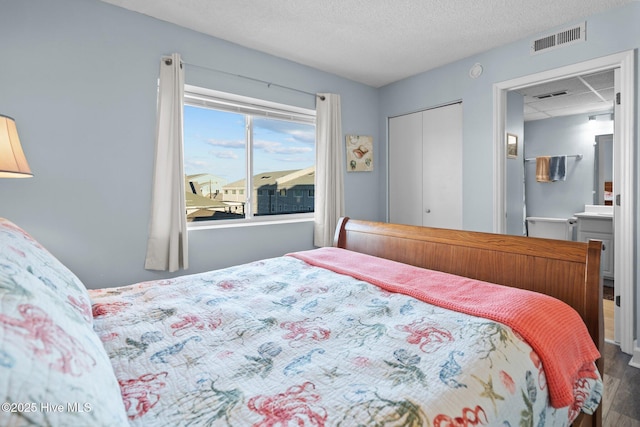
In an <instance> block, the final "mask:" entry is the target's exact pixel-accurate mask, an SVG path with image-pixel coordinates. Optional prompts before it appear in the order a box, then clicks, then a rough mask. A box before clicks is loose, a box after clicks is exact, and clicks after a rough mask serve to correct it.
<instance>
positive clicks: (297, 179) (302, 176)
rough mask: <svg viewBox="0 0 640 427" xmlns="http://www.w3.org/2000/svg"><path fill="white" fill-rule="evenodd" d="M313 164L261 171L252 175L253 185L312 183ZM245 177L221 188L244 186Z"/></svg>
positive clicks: (313, 174)
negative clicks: (295, 167) (303, 166)
mask: <svg viewBox="0 0 640 427" xmlns="http://www.w3.org/2000/svg"><path fill="white" fill-rule="evenodd" d="M315 171H316V168H315V166H311V167H308V168H306V169H294V170H284V171H271V172H263V173H259V174H256V175H254V176H253V184H254V187H256V188H258V187H262V186H265V185H271V186H275V185H278V186H281V187H293V186H296V185H313V184H314V182H315ZM244 187H245V179H240V180H238V181H234V182H232V183H229V184H227V185H225V186H224V187H223V188H244Z"/></svg>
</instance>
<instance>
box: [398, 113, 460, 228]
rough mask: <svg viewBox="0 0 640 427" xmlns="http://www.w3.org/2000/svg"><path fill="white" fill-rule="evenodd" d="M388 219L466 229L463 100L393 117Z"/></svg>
mask: <svg viewBox="0 0 640 427" xmlns="http://www.w3.org/2000/svg"><path fill="white" fill-rule="evenodd" d="M389 221H390V222H394V223H400V224H411V225H426V226H430V227H443V228H455V229H461V228H462V104H452V105H447V106H444V107H439V108H434V109H430V110H425V111H421V112H417V113H412V114H407V115H403V116H399V117H393V118H391V119H389Z"/></svg>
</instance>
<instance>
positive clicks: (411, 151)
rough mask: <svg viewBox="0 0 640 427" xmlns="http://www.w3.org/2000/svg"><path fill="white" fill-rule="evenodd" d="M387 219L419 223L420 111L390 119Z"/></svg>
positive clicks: (409, 223) (420, 215) (420, 198)
mask: <svg viewBox="0 0 640 427" xmlns="http://www.w3.org/2000/svg"><path fill="white" fill-rule="evenodd" d="M388 191H389V221H391V222H394V223H398V224H408V225H422V113H421V112H418V113H413V114H407V115H404V116H399V117H392V118H390V119H389V190H388Z"/></svg>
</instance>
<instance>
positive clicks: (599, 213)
mask: <svg viewBox="0 0 640 427" xmlns="http://www.w3.org/2000/svg"><path fill="white" fill-rule="evenodd" d="M574 216H575V217H576V218H577V219H578V221H577V222H578V232H577V233H578V234H577V240H578V241H579V242H587V241H589V240H591V239H593V240H601V241H602V255H601V258H600V265H601V267H602V276H603V277H604V278H606V279H613V264H614V263H613V256H614V253H613V236H614V234H613V206H604V205H585V207H584V212H579V213H576V214H575V215H574Z"/></svg>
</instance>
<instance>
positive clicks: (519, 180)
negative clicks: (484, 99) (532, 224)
mask: <svg viewBox="0 0 640 427" xmlns="http://www.w3.org/2000/svg"><path fill="white" fill-rule="evenodd" d="M524 129H525V126H524V97H523V96H522V95H520V94H519V93H517V92H509V93H508V94H507V120H506V124H505V130H506V131H507V133H510V134H512V135H515V136H516V137H518V155H517V156H516V158H507V168H506V179H507V184H506V191H507V194H506V201H507V203H506V208H507V234H511V235H514V236H523V235H525V234H526V229H525V203H524V200H525V194H524V181H525V175H524V170H525V165H524V158H525V157H524V155H525V149H524V143H525V139H524Z"/></svg>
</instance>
